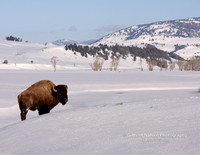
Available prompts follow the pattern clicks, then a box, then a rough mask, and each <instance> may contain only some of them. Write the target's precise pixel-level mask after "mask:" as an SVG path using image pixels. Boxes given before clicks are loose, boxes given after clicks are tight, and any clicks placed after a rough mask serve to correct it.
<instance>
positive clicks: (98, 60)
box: [89, 55, 105, 71]
mask: <svg viewBox="0 0 200 155" xmlns="http://www.w3.org/2000/svg"><path fill="white" fill-rule="evenodd" d="M104 61H105V59H104V58H103V57H102V56H100V55H97V56H96V57H95V60H94V62H93V63H90V64H89V65H90V66H91V68H92V70H93V71H101V70H102V67H103V63H104Z"/></svg>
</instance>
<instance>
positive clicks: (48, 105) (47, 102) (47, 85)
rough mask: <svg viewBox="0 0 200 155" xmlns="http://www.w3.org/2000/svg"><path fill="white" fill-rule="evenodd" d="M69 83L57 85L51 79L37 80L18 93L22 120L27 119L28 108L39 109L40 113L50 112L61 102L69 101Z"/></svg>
mask: <svg viewBox="0 0 200 155" xmlns="http://www.w3.org/2000/svg"><path fill="white" fill-rule="evenodd" d="M67 89H68V87H67V85H57V86H56V85H55V84H54V83H53V82H51V81H49V80H42V81H39V82H36V83H35V84H33V85H32V86H30V87H29V88H27V89H26V90H25V91H23V92H22V93H20V94H19V95H18V103H19V108H20V110H21V120H22V121H23V120H25V119H26V114H27V112H28V110H32V111H35V110H38V114H39V115H42V114H46V113H49V112H50V110H51V109H52V108H54V107H55V106H56V105H57V104H58V103H59V102H61V103H62V104H63V105H65V104H66V103H67V102H68V95H67Z"/></svg>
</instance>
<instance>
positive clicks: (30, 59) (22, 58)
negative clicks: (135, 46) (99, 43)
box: [0, 40, 147, 70]
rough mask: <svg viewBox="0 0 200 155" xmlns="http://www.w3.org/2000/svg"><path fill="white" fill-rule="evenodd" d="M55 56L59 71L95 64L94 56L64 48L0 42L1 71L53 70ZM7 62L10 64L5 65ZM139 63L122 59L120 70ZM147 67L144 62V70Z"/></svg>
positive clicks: (49, 44) (130, 67)
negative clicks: (85, 55) (83, 54)
mask: <svg viewBox="0 0 200 155" xmlns="http://www.w3.org/2000/svg"><path fill="white" fill-rule="evenodd" d="M54 56H55V57H57V60H58V61H57V65H56V66H57V67H56V68H57V70H77V69H91V67H90V65H89V64H90V63H93V62H94V57H93V56H90V55H88V57H87V58H86V57H83V56H81V54H80V53H78V52H76V54H75V52H74V51H72V50H67V51H66V50H65V47H64V46H56V45H54V44H51V43H48V44H45V45H42V44H36V43H23V42H13V41H4V40H0V69H28V70H30V69H31V70H53V67H52V63H51V58H52V57H54ZM5 60H7V61H8V64H4V63H3V62H4V61H5ZM139 61H140V60H139V59H137V61H133V59H132V57H129V58H127V59H126V60H125V59H121V60H120V64H119V68H121V69H135V68H139V67H140V65H139ZM110 62H111V59H108V60H107V61H105V62H104V65H103V68H104V69H108V68H110ZM146 66H147V65H146V61H145V60H143V68H147V67H146Z"/></svg>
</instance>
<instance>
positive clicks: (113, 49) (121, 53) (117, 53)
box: [65, 44, 182, 61]
mask: <svg viewBox="0 0 200 155" xmlns="http://www.w3.org/2000/svg"><path fill="white" fill-rule="evenodd" d="M65 50H72V51H73V52H74V54H76V53H80V54H81V55H82V56H84V57H88V55H90V56H96V55H100V56H102V57H103V58H104V59H105V60H108V58H109V57H110V58H123V59H126V58H127V57H128V56H132V57H133V61H136V57H140V58H143V59H146V60H147V59H151V60H156V59H161V58H163V59H166V60H169V61H170V60H171V58H175V59H178V60H182V58H181V57H179V56H178V55H176V54H174V53H172V54H170V55H169V54H168V53H167V52H165V51H163V50H160V49H157V48H156V47H155V46H153V45H147V46H145V47H143V48H141V47H136V46H120V45H113V46H108V45H102V44H100V45H99V46H82V45H77V44H70V45H66V46H65Z"/></svg>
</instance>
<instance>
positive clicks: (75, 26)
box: [0, 0, 200, 43]
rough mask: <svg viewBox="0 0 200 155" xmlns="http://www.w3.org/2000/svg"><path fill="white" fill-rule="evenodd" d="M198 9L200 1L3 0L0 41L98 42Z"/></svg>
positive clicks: (198, 11)
mask: <svg viewBox="0 0 200 155" xmlns="http://www.w3.org/2000/svg"><path fill="white" fill-rule="evenodd" d="M199 8H200V1H199V0H0V39H5V37H6V36H9V35H13V36H17V37H20V38H22V39H23V40H24V41H26V40H27V41H30V42H38V43H45V42H50V41H55V40H58V39H64V38H65V39H71V40H91V39H99V38H100V37H102V36H104V35H106V34H109V33H112V32H114V31H117V30H119V29H122V28H125V27H129V26H132V25H139V24H147V23H152V22H156V21H164V20H173V19H184V18H190V17H200V9H199Z"/></svg>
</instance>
